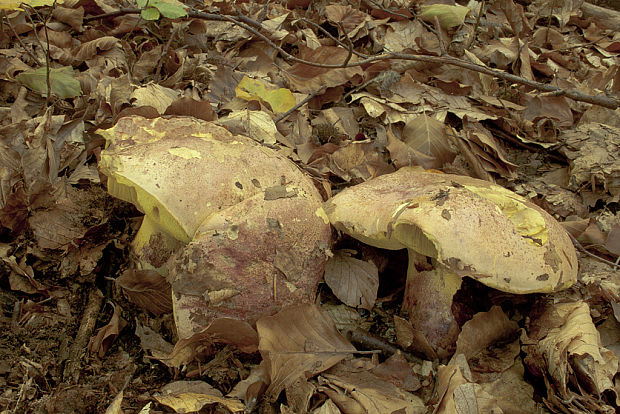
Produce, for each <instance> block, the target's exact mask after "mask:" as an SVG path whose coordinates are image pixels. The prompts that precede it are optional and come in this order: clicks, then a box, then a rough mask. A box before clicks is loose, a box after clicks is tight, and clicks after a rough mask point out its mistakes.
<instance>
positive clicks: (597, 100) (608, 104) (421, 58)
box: [95, 9, 620, 109]
mask: <svg viewBox="0 0 620 414" xmlns="http://www.w3.org/2000/svg"><path fill="white" fill-rule="evenodd" d="M123 11H124V13H125V14H126V13H139V12H140V9H123ZM115 15H118V14H115ZM101 16H103V17H108V15H101ZM101 16H95V17H100V18H101ZM188 16H189V17H192V18H198V19H205V20H215V21H229V22H232V23H234V24H236V25H238V26H239V27H241V28H243V29H245V30H247V31H248V32H250V33H252V34H253V35H255V36H256V37H258V38H260V39H261V40H263V41H264V42H265V43H267V44H268V45H269V46H271V47H272V48H274V49H275V50H277V51H278V52H279V53H280V54H281V55H282V56H283V57H284V58H285V59H288V60H290V61H293V62H297V63H302V64H306V65H309V66H315V67H320V68H325V69H342V68H349V67H354V66H362V65H366V64H368V63H373V62H377V61H382V60H388V59H402V60H411V61H417V62H427V63H435V64H439V65H452V66H457V67H461V68H464V69H468V70H472V71H475V72H479V73H484V74H485V75H491V76H494V77H496V78H499V79H504V80H506V81H509V82H512V83H517V84H520V85H526V86H529V87H531V88H533V89H537V90H540V91H542V92H551V93H554V94H556V95H558V96H565V97H567V98H570V99H572V100H575V101H580V102H587V103H590V104H593V105H599V106H603V107H605V108H610V109H617V108H618V107H620V98H619V97H607V96H602V95H586V94H584V93H581V92H579V91H577V90H575V89H562V88H559V87H557V86H553V85H549V84H546V83H540V82H536V81H532V80H529V79H525V78H522V77H520V76H516V75H513V74H510V73H506V72H502V71H501V70H498V69H492V68H489V67H487V66H483V65H478V64H475V63H471V62H466V61H464V60H461V59H457V58H454V57H452V56H428V55H412V54H406V53H398V52H390V53H383V54H380V55H375V56H371V57H368V58H366V59H362V60H358V61H356V62H348V63H347V64H346V65H342V64H340V65H328V64H323V63H316V62H312V61H308V60H305V59H300V58H298V57H295V56H293V55H291V54H290V53H288V52H287V51H285V50H284V49H282V48H281V47H280V46H278V45H276V44H275V43H274V42H273V41H272V40H271V39H269V38H268V37H267V36H265V35H263V34H262V33H260V32H259V31H258V30H257V29H256V28H255V27H260V24H259V23H258V22H256V21H254V20H252V19H250V18H249V17H244V18H243V20H244V21H243V22H241V21H240V20H237V19H236V18H234V17H230V16H225V15H219V14H212V13H203V12H198V11H190V12H189V13H188ZM249 22H253V23H251V24H252V26H254V27H252V26H250V25H249V24H248V23H249ZM433 30H434V29H433Z"/></svg>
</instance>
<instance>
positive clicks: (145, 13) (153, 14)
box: [140, 7, 159, 20]
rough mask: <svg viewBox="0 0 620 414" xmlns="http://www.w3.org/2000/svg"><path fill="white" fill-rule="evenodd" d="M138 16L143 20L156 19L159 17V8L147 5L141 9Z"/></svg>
mask: <svg viewBox="0 0 620 414" xmlns="http://www.w3.org/2000/svg"><path fill="white" fill-rule="evenodd" d="M140 16H142V18H143V19H144V20H157V19H159V10H157V9H156V8H155V7H148V8H146V9H144V10H142V12H141V13H140Z"/></svg>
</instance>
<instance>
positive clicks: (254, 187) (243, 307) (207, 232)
mask: <svg viewBox="0 0 620 414" xmlns="http://www.w3.org/2000/svg"><path fill="white" fill-rule="evenodd" d="M99 133H100V134H101V135H103V136H104V137H105V138H106V140H107V145H106V148H105V150H104V151H102V154H101V162H100V168H101V171H102V172H103V173H104V174H105V175H107V176H108V191H109V192H110V194H112V195H114V196H116V197H119V198H121V199H123V200H126V201H129V202H131V203H133V204H135V205H136V207H137V208H138V209H139V210H140V211H142V212H143V213H144V214H145V217H144V219H143V222H142V225H141V227H140V229H139V231H138V233H137V235H136V238H135V239H134V242H133V244H132V250H133V253H134V255H135V258H136V262H137V265H138V267H141V268H154V269H158V270H159V271H160V272H161V273H162V274H164V275H167V278H168V280H169V282H170V283H171V285H172V291H173V308H174V316H175V321H176V324H177V331H178V333H179V337H180V338H188V337H190V336H192V335H193V334H194V333H196V332H198V331H201V330H203V329H204V328H206V327H207V326H208V324H209V323H210V322H212V321H213V320H214V319H216V318H229V317H234V318H238V319H242V320H246V321H248V322H250V323H252V322H254V321H255V320H256V319H257V318H259V317H260V316H262V315H265V314H272V313H275V312H276V311H277V310H279V308H281V307H282V306H284V305H286V304H289V303H299V302H312V301H313V300H314V295H315V292H316V287H317V285H318V282H319V280H320V278H321V277H322V274H323V270H324V266H325V261H326V255H325V250H326V249H327V247H328V244H329V238H330V227H329V225H328V224H326V223H324V222H323V220H321V218H319V217H318V216H316V214H315V212H316V210H317V209H318V208H319V207H320V206H321V203H322V198H321V196H320V194H319V192H318V190H317V189H316V187H315V186H314V184H313V182H312V180H311V179H310V178H309V177H307V176H306V175H305V174H304V173H303V172H302V171H301V170H300V169H299V168H298V167H297V166H296V165H295V164H294V163H293V162H292V161H290V160H289V159H287V158H286V157H284V156H282V155H279V154H278V153H276V152H275V151H274V150H272V149H269V148H266V147H264V146H262V145H261V144H259V143H257V142H256V141H254V140H252V139H250V138H247V137H244V136H239V135H233V134H231V133H230V132H228V131H227V130H226V129H224V128H222V127H220V126H217V125H214V124H212V123H209V122H205V121H200V120H197V119H194V118H189V117H170V118H156V119H145V118H142V117H139V116H131V117H126V118H122V119H121V120H119V122H118V123H117V124H116V125H115V126H114V127H113V128H111V129H108V130H104V131H100V132H99Z"/></svg>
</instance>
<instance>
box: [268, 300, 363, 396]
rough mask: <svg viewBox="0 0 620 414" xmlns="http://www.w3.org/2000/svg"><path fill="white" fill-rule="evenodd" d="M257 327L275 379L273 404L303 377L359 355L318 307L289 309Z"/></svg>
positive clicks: (270, 317)
mask: <svg viewBox="0 0 620 414" xmlns="http://www.w3.org/2000/svg"><path fill="white" fill-rule="evenodd" d="M256 328H257V330H258V336H259V346H258V348H259V350H260V352H261V355H262V356H263V359H264V360H265V361H266V362H267V363H268V365H269V372H270V376H271V384H270V385H269V388H268V389H267V396H268V398H269V399H270V400H273V401H275V400H276V399H277V398H278V395H279V394H280V392H281V391H282V390H283V389H284V388H285V387H288V386H290V385H291V384H293V383H294V382H295V381H296V380H297V379H298V378H299V377H301V376H305V377H306V378H309V377H311V376H313V375H316V374H318V373H320V372H323V371H325V370H326V369H328V368H330V367H332V366H333V365H335V364H337V363H338V362H339V361H341V360H342V359H344V358H346V357H347V355H349V354H350V353H351V352H355V347H353V345H351V344H350V343H349V341H347V340H346V339H345V338H344V337H343V336H342V335H341V334H340V333H339V332H338V331H337V330H336V328H335V327H334V323H333V322H332V320H331V319H330V318H329V316H327V315H326V314H325V313H324V312H323V311H321V310H320V309H319V308H317V307H316V305H301V306H292V307H288V308H285V309H283V310H282V311H280V312H278V313H277V314H275V315H274V316H266V317H263V318H261V319H259V320H258V321H257V322H256Z"/></svg>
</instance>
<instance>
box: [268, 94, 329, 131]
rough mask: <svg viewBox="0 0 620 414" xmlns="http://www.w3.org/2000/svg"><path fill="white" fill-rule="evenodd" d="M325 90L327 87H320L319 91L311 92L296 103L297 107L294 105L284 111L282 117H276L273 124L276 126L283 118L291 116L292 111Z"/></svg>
mask: <svg viewBox="0 0 620 414" xmlns="http://www.w3.org/2000/svg"><path fill="white" fill-rule="evenodd" d="M326 88H327V86H321V87H320V88H319V89H317V90H316V91H314V92H312V94H310V95H308V96H307V97H306V98H305V99H304V100H303V101H301V102H300V103H298V104H297V105H295V106H294V107H292V108H291V109H289V110H288V111H286V112H285V113H283V114H282V115H280V116H279V117H277V118H276V120H275V121H274V122H275V123H276V124H277V123H278V122H280V121H282V120H283V119H284V118H286V117H287V116H289V115H290V114H292V113H293V111H295V110H297V109H299V108H301V107H302V106H303V105H304V104H305V103H306V102H308V101H309V100H310V99H312V98H314V97H315V96H317V95H318V94H319V93H321V92H323V91H324V90H325V89H326Z"/></svg>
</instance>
